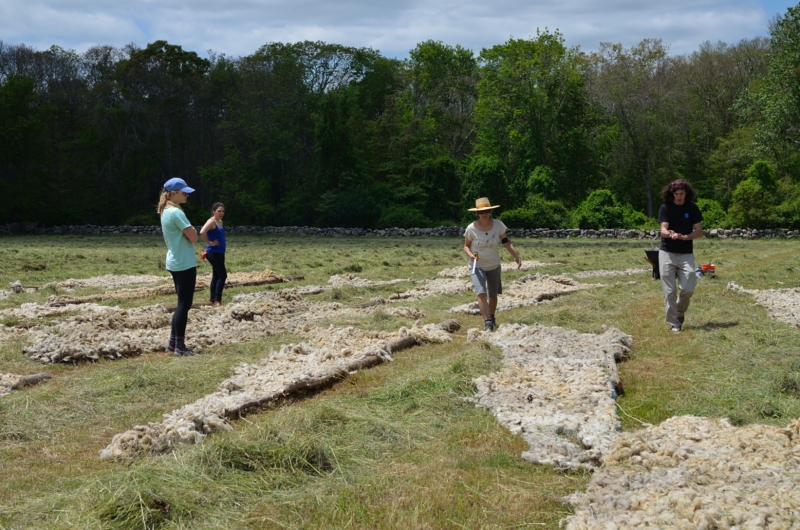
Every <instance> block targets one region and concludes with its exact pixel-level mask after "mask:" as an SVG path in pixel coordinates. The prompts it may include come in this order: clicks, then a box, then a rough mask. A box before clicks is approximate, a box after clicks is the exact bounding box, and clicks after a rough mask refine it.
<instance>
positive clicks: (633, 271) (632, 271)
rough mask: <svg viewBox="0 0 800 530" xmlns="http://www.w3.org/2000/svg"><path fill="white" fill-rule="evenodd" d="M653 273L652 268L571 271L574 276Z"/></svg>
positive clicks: (596, 276)
mask: <svg viewBox="0 0 800 530" xmlns="http://www.w3.org/2000/svg"><path fill="white" fill-rule="evenodd" d="M645 272H648V273H652V272H653V271H652V269H624V270H613V271H609V270H595V271H581V272H575V273H570V276H572V277H573V278H610V277H612V276H630V275H631V274H642V273H645Z"/></svg>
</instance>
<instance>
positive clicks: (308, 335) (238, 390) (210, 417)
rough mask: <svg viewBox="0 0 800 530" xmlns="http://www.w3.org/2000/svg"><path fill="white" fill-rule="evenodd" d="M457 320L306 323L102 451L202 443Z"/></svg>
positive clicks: (114, 455)
mask: <svg viewBox="0 0 800 530" xmlns="http://www.w3.org/2000/svg"><path fill="white" fill-rule="evenodd" d="M458 327H459V326H458V323H457V322H456V323H455V324H453V321H451V322H450V323H444V324H443V325H438V326H437V325H434V324H428V325H426V326H423V327H412V328H410V329H409V328H405V327H403V328H400V329H399V330H398V331H395V332H393V333H387V332H379V331H363V330H359V329H356V328H353V327H345V328H335V327H333V326H331V327H328V328H315V327H311V326H302V327H301V328H298V329H297V330H296V333H298V334H300V335H302V336H303V337H304V338H305V339H306V341H305V342H302V343H300V344H284V345H282V346H281V347H280V350H279V351H277V352H276V351H273V352H272V353H271V355H270V356H269V357H267V358H266V359H263V360H262V361H261V362H260V363H258V364H241V365H240V366H238V367H237V368H236V369H234V375H233V376H232V377H230V378H229V379H226V380H225V381H223V382H222V383H220V385H219V387H218V390H217V391H216V392H214V393H212V394H208V395H207V396H205V397H203V398H200V399H198V400H197V401H195V402H194V403H191V404H189V405H186V406H184V407H182V408H180V409H178V410H175V411H172V412H171V413H170V414H165V415H164V421H162V422H160V423H154V422H151V423H148V424H147V425H137V426H135V427H134V428H133V429H131V430H129V431H127V432H124V433H121V434H118V435H116V436H114V438H113V439H112V440H111V443H110V444H109V445H108V447H106V448H105V449H103V450H102V451H101V452H100V458H103V459H125V458H131V457H133V456H135V455H137V454H140V453H158V452H163V451H165V450H167V449H169V448H170V447H172V446H174V445H175V444H182V443H200V442H202V441H203V438H204V437H205V436H206V435H208V434H211V433H213V432H216V431H220V430H224V431H230V430H231V426H230V424H229V423H228V419H229V418H233V417H238V416H239V415H241V414H244V413H246V412H248V411H250V410H253V409H256V408H258V407H261V406H263V405H265V404H267V403H270V402H273V401H275V400H276V399H279V398H282V397H285V396H288V395H291V394H293V393H297V392H299V391H303V390H308V389H313V388H316V387H319V386H321V385H324V384H328V383H331V382H334V381H336V380H338V379H341V378H344V377H347V375H349V374H350V373H351V372H353V371H354V370H359V369H363V368H366V367H369V366H373V365H375V364H379V363H381V362H383V361H384V360H391V355H392V354H393V353H394V352H397V351H400V350H402V349H405V348H409V347H411V346H414V345H417V344H426V343H443V342H449V341H451V340H452V339H451V337H450V336H449V333H451V332H453V331H455V330H457V329H458Z"/></svg>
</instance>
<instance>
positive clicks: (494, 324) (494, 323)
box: [489, 315, 497, 328]
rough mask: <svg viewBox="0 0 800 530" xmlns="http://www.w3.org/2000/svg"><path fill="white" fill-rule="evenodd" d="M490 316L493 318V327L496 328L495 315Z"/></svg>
mask: <svg viewBox="0 0 800 530" xmlns="http://www.w3.org/2000/svg"><path fill="white" fill-rule="evenodd" d="M489 318H491V319H492V327H493V328H496V327H497V320H495V318H494V315H490V316H489Z"/></svg>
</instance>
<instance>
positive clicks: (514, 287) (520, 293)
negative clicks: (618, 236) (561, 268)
mask: <svg viewBox="0 0 800 530" xmlns="http://www.w3.org/2000/svg"><path fill="white" fill-rule="evenodd" d="M596 287H604V286H603V284H599V283H579V282H576V281H575V280H573V279H572V278H566V277H564V276H549V275H547V274H539V273H538V272H537V273H536V274H533V275H527V276H523V277H522V278H520V279H519V280H517V281H515V282H514V283H512V284H511V285H510V286H509V287H508V290H507V291H506V292H504V293H503V294H502V295H501V296H500V297H499V298H498V302H497V311H498V312H499V311H508V310H509V309H514V308H517V307H526V306H530V305H536V304H540V303H542V302H546V301H548V300H552V299H553V298H557V297H559V296H563V295H565V294H570V293H574V292H576V291H583V290H585V289H593V288H596ZM450 311H452V312H453V313H469V314H471V315H477V314H479V313H480V309H479V308H478V302H477V301H475V302H470V303H468V304H464V305H460V306H456V307H451V308H450Z"/></svg>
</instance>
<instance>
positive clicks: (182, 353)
mask: <svg viewBox="0 0 800 530" xmlns="http://www.w3.org/2000/svg"><path fill="white" fill-rule="evenodd" d="M173 355H174V356H175V357H190V356H192V355H194V351H192V350H191V349H189V348H187V347H186V346H184V347H183V348H182V349H181V348H178V347H176V348H175V353H173Z"/></svg>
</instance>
